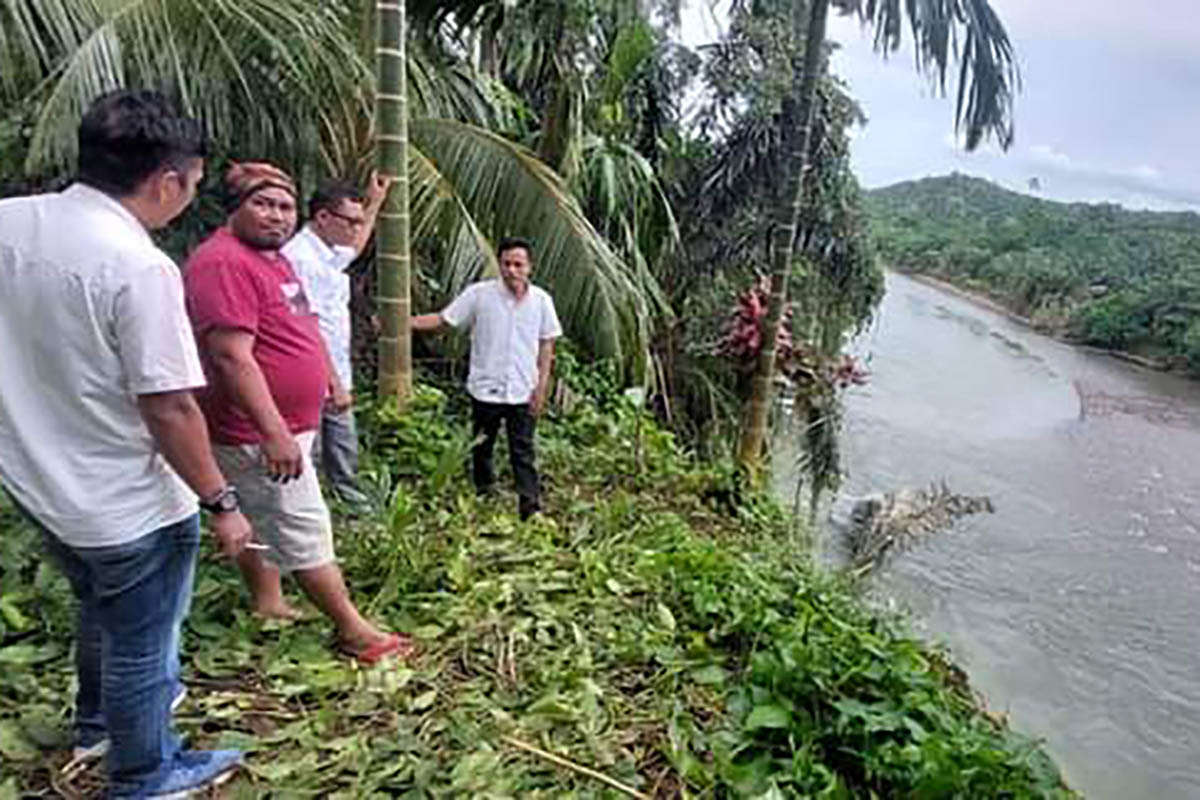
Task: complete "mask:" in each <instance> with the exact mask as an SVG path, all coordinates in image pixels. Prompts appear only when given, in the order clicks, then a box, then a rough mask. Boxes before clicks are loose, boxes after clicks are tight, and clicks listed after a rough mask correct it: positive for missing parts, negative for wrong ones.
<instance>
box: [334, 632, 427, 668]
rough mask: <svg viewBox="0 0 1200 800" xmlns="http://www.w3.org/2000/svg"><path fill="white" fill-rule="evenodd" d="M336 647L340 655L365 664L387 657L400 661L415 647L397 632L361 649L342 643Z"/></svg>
mask: <svg viewBox="0 0 1200 800" xmlns="http://www.w3.org/2000/svg"><path fill="white" fill-rule="evenodd" d="M338 649H339V650H340V651H341V652H342V655H344V656H347V657H349V658H353V659H354V660H355V661H357V662H358V663H360V664H363V665H365V666H370V665H372V664H378V663H379V662H380V661H383V660H384V659H387V658H398V659H400V660H401V661H404V660H407V659H409V658H411V657H412V655H413V653H415V652H416V650H417V647H416V645H414V644H413V641H412V639H410V638H408V637H407V636H404V635H403V634H399V633H390V634H388V635H387V636H384V637H383V638H382V639H380V640H379V641H377V642H375V644H373V645H371V646H370V647H366V648H364V649H362V650H358V651H354V650H349V649H347V648H346V647H345V646H344V645H343V646H340V647H339V648H338Z"/></svg>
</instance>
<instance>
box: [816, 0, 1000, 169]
mask: <svg viewBox="0 0 1200 800" xmlns="http://www.w3.org/2000/svg"><path fill="white" fill-rule="evenodd" d="M834 4H835V5H836V6H837V7H838V8H840V9H841V10H842V11H843V12H845V13H851V14H857V15H858V17H859V18H860V19H861V20H862V21H863V23H864V24H865V25H868V26H869V27H870V28H872V30H873V31H874V39H875V49H876V50H877V51H879V52H881V53H883V54H885V55H886V54H888V53H891V52H893V51H895V50H896V49H897V48H898V47H899V46H900V41H901V30H902V29H903V25H904V18H905V17H907V19H908V27H909V30H910V31H911V33H912V37H913V43H914V45H915V48H914V52H915V58H916V62H917V69H918V71H920V72H922V73H924V74H926V75H929V76H930V77H931V79H932V80H933V81H934V82H935V83H936V84H937V86H938V88H939V89H940V90H941V91H943V92H945V90H946V72H947V69H948V67H949V66H950V65H951V64H953V63H954V62H956V61H957V62H958V63H959V73H958V86H957V91H956V96H957V100H956V103H955V111H954V123H955V129H956V130H958V131H960V132H961V133H962V134H963V140H964V143H965V145H966V148H967V149H968V150H973V149H975V148H976V147H977V146H978V145H979V143H980V142H982V141H983V139H984V138H986V137H987V136H989V135H991V136H994V137H995V138H996V142H997V143H998V144H999V145H1000V147H1002V148H1004V149H1007V148H1008V147H1009V146H1010V145H1011V144H1012V142H1013V98H1014V96H1015V94H1016V93H1017V91H1019V89H1020V82H1021V78H1020V72H1019V70H1018V68H1017V62H1016V55H1015V52H1014V50H1013V46H1012V42H1011V41H1010V40H1009V38H1008V32H1007V31H1006V30H1005V28H1004V24H1003V23H1002V22H1001V21H1000V17H999V16H997V14H996V12H995V10H994V9H993V8H992V7H991V5H990V4H989V2H988V0H904V2H903V6H902V5H901V2H900V0H834Z"/></svg>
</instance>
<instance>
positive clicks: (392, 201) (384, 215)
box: [375, 0, 413, 407]
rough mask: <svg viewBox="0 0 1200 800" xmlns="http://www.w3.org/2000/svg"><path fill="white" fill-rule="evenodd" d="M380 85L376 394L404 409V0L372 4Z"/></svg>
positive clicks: (407, 368)
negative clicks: (384, 187)
mask: <svg viewBox="0 0 1200 800" xmlns="http://www.w3.org/2000/svg"><path fill="white" fill-rule="evenodd" d="M375 13H376V17H377V19H376V23H377V24H376V27H377V29H378V34H379V35H378V40H377V41H378V47H377V48H376V51H375V52H376V59H377V70H378V81H377V83H378V86H377V88H376V95H375V138H376V154H377V158H378V159H379V172H380V174H382V175H387V176H388V177H390V178H392V180H393V183H392V188H391V191H390V192H388V196H387V199H386V200H385V201H384V204H383V208H382V209H381V210H380V213H379V222H378V223H377V228H376V232H377V233H376V235H377V237H378V244H377V247H378V250H377V253H376V262H375V263H376V269H377V270H378V271H379V281H378V284H379V295H378V298H377V300H378V304H379V316H380V323H381V331H380V337H379V395H380V397H395V398H396V399H397V401H398V402H399V403H400V406H401V407H403V406H404V404H405V403H406V402H407V401H408V397H409V395H410V394H411V393H412V381H413V376H412V334H411V332H410V331H409V327H408V325H409V314H410V312H411V308H410V297H411V293H410V286H411V282H412V272H411V270H412V264H411V261H410V258H409V213H408V205H409V204H408V76H407V75H406V53H405V50H404V48H405V39H406V36H407V31H406V27H407V26H406V21H405V17H404V0H379V1H378V2H377V3H376V5H375Z"/></svg>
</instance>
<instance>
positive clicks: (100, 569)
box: [43, 515, 200, 798]
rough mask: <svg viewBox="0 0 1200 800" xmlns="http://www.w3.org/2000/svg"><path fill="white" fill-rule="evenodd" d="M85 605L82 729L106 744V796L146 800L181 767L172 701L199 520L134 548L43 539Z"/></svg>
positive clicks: (80, 653) (90, 740) (89, 739)
mask: <svg viewBox="0 0 1200 800" xmlns="http://www.w3.org/2000/svg"><path fill="white" fill-rule="evenodd" d="M43 535H44V539H45V542H46V548H47V550H48V553H49V555H50V558H51V559H52V560H53V561H54V562H55V564H56V565H57V566H58V567H59V569H61V570H62V572H63V574H64V575H66V577H67V580H68V581H69V582H70V584H71V588H72V589H73V590H74V592H75V596H76V598H78V600H79V619H78V630H77V639H76V647H75V668H76V670H77V672H78V673H79V693H78V695H77V696H76V700H75V710H76V718H75V726H76V731H77V734H78V737H79V743H80V744H82V745H85V746H86V745H91V744H95V743H96V742H97V741H99V740H100V739H102V738H104V737H105V736H106V735H107V736H108V738H109V740H110V741H111V747H110V748H109V751H108V775H109V793H110V795H111V796H112V797H122V798H124V797H143V796H145V795H146V794H147V792H149V791H152V790H153V789H154V788H155V787H156V786H157V785H158V784H159V783H161V782H162V781H163V779H164V778H165V777H166V775H167V773H168V772H170V770H171V768H172V767H173V766H174V762H175V756H176V754H177V753H178V752H179V749H180V742H179V737H178V736H177V735H176V734H175V732H174V731H173V730H172V728H171V701H172V700H173V699H174V697H175V693H176V691H177V689H178V686H179V636H180V629H181V627H182V625H183V619H184V617H185V616H187V610H188V605H189V603H190V602H191V596H192V578H193V575H194V572H195V568H196V554H197V552H198V550H199V547H200V518H199V516H198V515H193V516H191V517H188V518H187V519H185V520H183V521H182V522H177V523H175V524H174V525H168V526H166V527H164V528H160V529H158V530H156V531H154V532H153V533H150V534H147V535H145V536H142V537H141V538H139V539H136V540H134V541H132V542H129V543H127V544H120V545H114V546H111V547H71V546H69V545H66V544H64V543H63V542H62V541H60V540H59V539H58V538H57V537H55V536H53V535H52V534H50V533H49V532H46V531H44V530H43Z"/></svg>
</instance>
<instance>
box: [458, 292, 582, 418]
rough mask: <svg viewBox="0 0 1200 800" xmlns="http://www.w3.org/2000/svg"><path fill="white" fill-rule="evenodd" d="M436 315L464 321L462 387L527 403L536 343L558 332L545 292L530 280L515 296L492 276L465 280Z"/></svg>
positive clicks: (486, 398)
mask: <svg viewBox="0 0 1200 800" xmlns="http://www.w3.org/2000/svg"><path fill="white" fill-rule="evenodd" d="M441 317H442V319H443V320H445V321H446V323H447V324H448V325H451V326H453V327H455V328H461V327H463V326H464V325H465V326H468V327H470V329H471V371H470V373H469V375H468V377H467V391H468V392H469V393H470V395H471V396H472V397H474V398H475V399H476V400H479V401H481V402H484V403H508V404H512V405H517V404H519V403H528V402H529V400H530V398H531V397H533V390H534V389H535V388H536V387H537V379H538V374H537V354H538V345H539V344H540V343H541V342H542V341H543V340H546V339H556V338H558V337H559V336H562V325H561V324H559V321H558V314H557V313H555V311H554V301H553V300H552V299H550V295H548V294H546V292H545V291H543V290H542V289H540V288H538V287H537V286H533V285H530V287H529V289H528V290H527V291H526V292H525V296H524V297H522V298H521V299H520V300H519V301H518V300H517V298H516V297H514V296H513V294H512V292H510V291H509V290H508V287H506V286H505V285H504V282H503V281H501V280H498V279H497V280H490V281H483V282H482V283H474V284H471V285H470V286H468V287H467V288H466V289H465V290H463V292H462V294H460V295H459V296H458V297H456V298H454V301H453V302H452V303H450V305H448V306H447V307H446V309H445V310H444V311H442V314H441Z"/></svg>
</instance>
